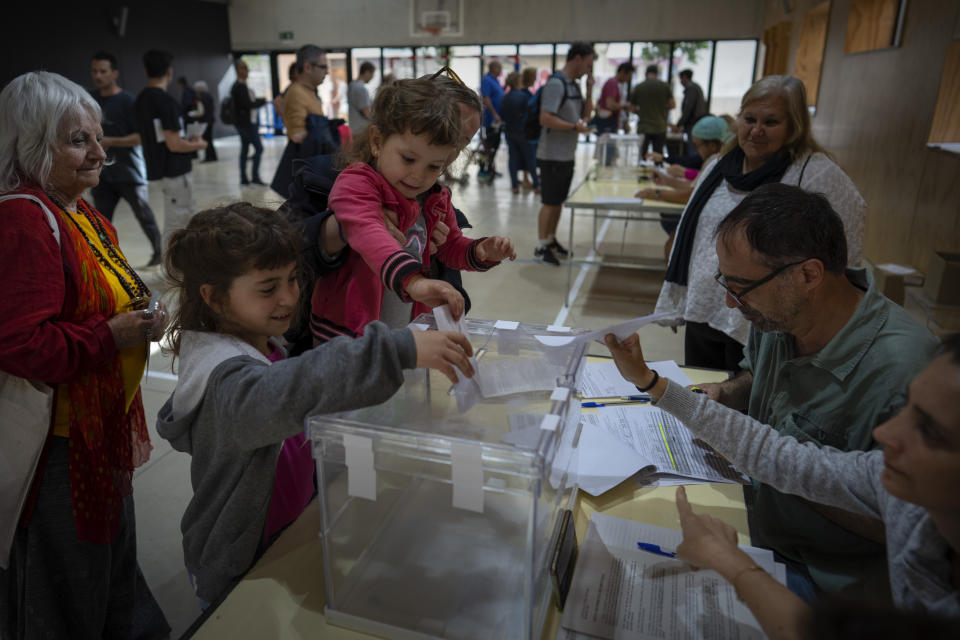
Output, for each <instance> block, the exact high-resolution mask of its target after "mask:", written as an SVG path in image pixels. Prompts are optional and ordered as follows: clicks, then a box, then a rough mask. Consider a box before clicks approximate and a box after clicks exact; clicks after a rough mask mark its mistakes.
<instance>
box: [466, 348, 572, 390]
mask: <svg viewBox="0 0 960 640" xmlns="http://www.w3.org/2000/svg"><path fill="white" fill-rule="evenodd" d="M565 370H566V369H565V367H564V366H562V365H559V364H555V363H552V362H550V361H548V360H547V359H545V358H541V359H519V358H513V359H504V360H490V361H489V362H488V361H486V360H485V361H484V363H483V370H482V371H479V370H478V371H477V375H476V376H475V377H476V379H477V383H478V384H479V385H480V391H481V392H483V397H484V398H495V397H497V396H505V395H509V394H511V393H527V392H529V391H549V390H551V389H553V388H554V387H556V386H557V380H558V379H559V378H560V377H561V376H563V373H564V371H565Z"/></svg>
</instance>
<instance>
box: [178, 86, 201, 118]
mask: <svg viewBox="0 0 960 640" xmlns="http://www.w3.org/2000/svg"><path fill="white" fill-rule="evenodd" d="M177 87H179V88H180V110H181V114H180V115H182V116H183V117H184V118H186V117H187V114H188V113H190V112H191V111H193V110H194V109H195V108H196V106H197V92H196V91H194V90H193V88H192V87H191V86H190V83H189V82H187V77H186V76H180V77H179V78H177Z"/></svg>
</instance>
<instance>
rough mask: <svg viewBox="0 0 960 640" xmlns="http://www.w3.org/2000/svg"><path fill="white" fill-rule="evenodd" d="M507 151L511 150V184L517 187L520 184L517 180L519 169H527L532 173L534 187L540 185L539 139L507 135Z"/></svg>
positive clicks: (509, 164) (509, 163) (531, 178)
mask: <svg viewBox="0 0 960 640" xmlns="http://www.w3.org/2000/svg"><path fill="white" fill-rule="evenodd" d="M507 151H508V152H509V161H508V165H507V166H508V167H509V169H510V186H511V187H513V188H517V187H518V186H519V184H520V182H519V180H517V171H527V172H529V173H530V180H532V181H533V187H534V188H537V187H539V186H540V178H539V176H537V141H536V140H527V139H526V138H524V137H522V136H507Z"/></svg>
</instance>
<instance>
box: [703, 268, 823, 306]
mask: <svg viewBox="0 0 960 640" xmlns="http://www.w3.org/2000/svg"><path fill="white" fill-rule="evenodd" d="M807 260H809V258H804V259H803V260H798V261H797V262H791V263H790V264H785V265H783V266H782V267H780V268H779V269H775V270H774V271H773V272H771V273H770V274H769V275H767V276H765V277H763V278H760V279H759V280H755V281H753V282H751V283H750V284H748V285H747V286H745V287H744V288H743V289H741V290H740V291H734V290H733V289H731V288H730V287H728V286H727V278H726V276H724V275H723V274H722V273H720V272H719V271H717V273H716V275H714V276H713V279H714V280H716V281H717V284H719V285H720V286H721V287H723V288H724V290H725V291H726V292H727V293H729V294H730V297H731V298H733V301H734V302H736V303H737V306H738V307H742V306H743V305H744V302H743V296H745V295H747V294H748V293H750V292H751V291H753V290H754V289H756V288H757V287H759V286H761V285H764V284H766V283H768V282H770V281H771V280H773V279H774V278H776V277H777V276H778V275H780V274H781V273H783V272H784V271H786V270H787V269H789V268H790V267H795V266H797V265H798V264H803V263H804V262H806V261H807Z"/></svg>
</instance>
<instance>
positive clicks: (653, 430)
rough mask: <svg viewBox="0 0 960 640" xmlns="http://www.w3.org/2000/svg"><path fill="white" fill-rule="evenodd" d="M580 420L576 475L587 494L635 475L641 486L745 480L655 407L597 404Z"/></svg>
mask: <svg viewBox="0 0 960 640" xmlns="http://www.w3.org/2000/svg"><path fill="white" fill-rule="evenodd" d="M582 420H583V423H584V424H583V431H582V433H581V435H580V443H579V447H578V450H579V458H578V464H577V477H578V481H579V483H580V488H581V489H583V490H584V491H586V492H587V493H589V494H591V495H594V496H597V495H600V494H601V493H603V492H604V491H607V490H609V489H612V488H613V487H615V486H617V485H618V484H620V483H621V482H623V481H624V480H626V479H627V478H629V477H630V476H632V475H634V474H640V477H639V478H638V480H639V481H640V482H641V483H642V484H644V485H651V484H655V485H659V486H664V485H673V484H693V483H699V482H740V483H746V482H748V480H747V478H746V477H744V476H743V474H741V473H740V472H739V471H738V470H737V469H736V467H734V466H733V465H731V464H730V463H729V462H727V461H726V460H725V459H724V458H723V457H721V456H720V454H718V453H717V452H716V451H714V450H713V449H712V448H711V447H710V446H709V445H707V444H706V443H705V442H703V441H702V440H699V439H697V438H694V437H693V434H692V433H690V430H689V429H687V428H686V427H685V426H684V425H683V423H681V422H680V421H679V420H677V419H676V418H674V417H673V416H671V415H670V414H668V413H666V412H665V411H661V410H660V409H657V408H656V407H651V406H649V405H640V406H637V405H621V406H614V407H601V408H600V409H598V410H597V413H595V414H584V415H583V416H582ZM625 445H626V446H625Z"/></svg>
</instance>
